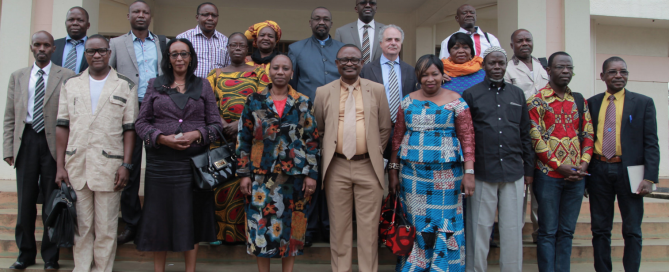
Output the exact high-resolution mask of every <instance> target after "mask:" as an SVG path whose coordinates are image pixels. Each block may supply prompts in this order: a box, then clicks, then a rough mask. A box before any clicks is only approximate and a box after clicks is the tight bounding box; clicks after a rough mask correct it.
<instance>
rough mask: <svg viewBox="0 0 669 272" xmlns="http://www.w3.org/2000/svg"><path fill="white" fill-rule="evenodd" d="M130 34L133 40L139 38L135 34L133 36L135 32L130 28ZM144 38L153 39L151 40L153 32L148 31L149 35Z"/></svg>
mask: <svg viewBox="0 0 669 272" xmlns="http://www.w3.org/2000/svg"><path fill="white" fill-rule="evenodd" d="M130 35H131V36H132V40H133V41H136V40H137V39H139V38H137V36H135V33H132V30H131V31H130ZM146 39H147V40H149V41H154V40H153V33H151V31H149V36H146Z"/></svg>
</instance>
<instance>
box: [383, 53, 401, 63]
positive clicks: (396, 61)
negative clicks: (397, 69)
mask: <svg viewBox="0 0 669 272" xmlns="http://www.w3.org/2000/svg"><path fill="white" fill-rule="evenodd" d="M379 60H380V61H381V65H385V64H386V63H388V62H389V61H390V60H389V59H388V58H386V56H385V55H383V54H381V58H380V59H379ZM393 62H395V64H399V63H400V56H397V59H396V60H394V61H393Z"/></svg>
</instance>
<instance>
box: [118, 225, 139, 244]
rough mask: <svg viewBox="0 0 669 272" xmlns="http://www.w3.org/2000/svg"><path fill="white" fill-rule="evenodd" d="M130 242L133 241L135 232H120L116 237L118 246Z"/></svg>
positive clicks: (128, 230) (127, 230)
mask: <svg viewBox="0 0 669 272" xmlns="http://www.w3.org/2000/svg"><path fill="white" fill-rule="evenodd" d="M132 240H135V230H132V229H125V230H124V231H123V232H121V234H119V235H118V239H117V241H116V244H117V245H119V246H120V245H122V244H125V243H127V242H130V241H132Z"/></svg>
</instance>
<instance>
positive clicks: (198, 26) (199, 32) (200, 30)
mask: <svg viewBox="0 0 669 272" xmlns="http://www.w3.org/2000/svg"><path fill="white" fill-rule="evenodd" d="M219 34H221V33H220V32H218V30H216V29H214V35H212V36H211V37H212V38H216V39H219V38H220V37H219V36H218V35H219ZM197 35H202V36H204V37H205V38H206V37H207V36H205V35H204V32H202V29H200V25H196V26H195V36H197Z"/></svg>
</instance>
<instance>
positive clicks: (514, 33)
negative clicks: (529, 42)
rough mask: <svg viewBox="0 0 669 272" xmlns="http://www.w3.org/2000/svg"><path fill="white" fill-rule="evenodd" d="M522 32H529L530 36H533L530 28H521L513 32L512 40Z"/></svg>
mask: <svg viewBox="0 0 669 272" xmlns="http://www.w3.org/2000/svg"><path fill="white" fill-rule="evenodd" d="M521 32H527V34H530V37H532V33H531V32H530V31H529V30H527V29H523V28H521V29H518V30H516V31H514V32H513V33H511V41H513V40H515V39H516V35H518V34H519V33H521Z"/></svg>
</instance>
